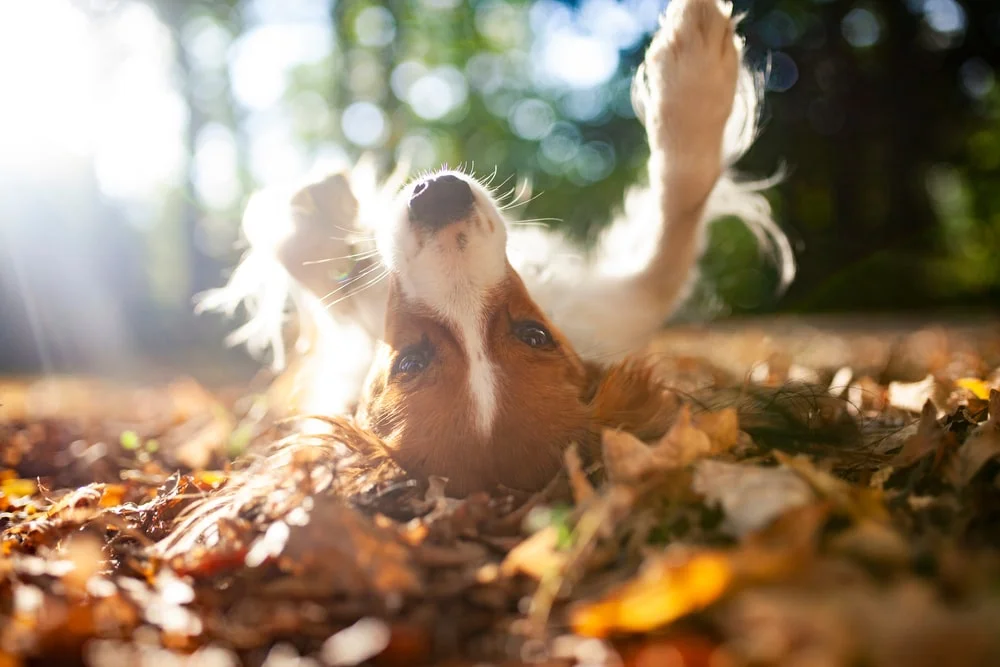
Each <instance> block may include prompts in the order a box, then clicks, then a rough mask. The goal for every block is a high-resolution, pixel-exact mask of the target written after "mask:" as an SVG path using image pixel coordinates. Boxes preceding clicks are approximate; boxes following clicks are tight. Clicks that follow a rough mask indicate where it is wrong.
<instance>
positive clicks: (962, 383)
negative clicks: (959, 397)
mask: <svg viewBox="0 0 1000 667" xmlns="http://www.w3.org/2000/svg"><path fill="white" fill-rule="evenodd" d="M955 384H956V385H957V386H959V387H961V388H962V389H967V390H969V391H970V392H972V394H973V395H974V396H975V397H976V398H978V399H980V400H983V401H985V400H988V399H989V397H990V386H989V385H988V384H986V382H985V381H984V380H979V379H977V378H961V379H959V380H955Z"/></svg>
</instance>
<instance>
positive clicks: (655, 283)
mask: <svg viewBox="0 0 1000 667" xmlns="http://www.w3.org/2000/svg"><path fill="white" fill-rule="evenodd" d="M738 22H739V21H738V18H737V17H734V16H733V14H732V6H731V5H730V4H729V3H727V2H723V1H722V0H672V1H671V2H670V3H669V5H668V6H667V8H666V10H665V12H664V14H663V15H662V17H661V22H660V27H659V29H658V31H657V33H656V34H655V35H654V37H653V39H652V42H651V44H650V46H649V48H648V49H647V52H646V54H645V58H644V61H643V63H642V65H641V66H640V67H639V70H638V71H637V73H636V76H635V78H634V83H633V103H634V106H635V109H636V112H637V116H638V118H639V119H640V121H641V122H643V124H644V126H645V130H646V134H647V138H648V143H649V148H650V157H649V164H648V174H649V182H648V184H646V185H645V186H637V187H635V188H633V189H632V190H631V191H630V192H629V193H627V196H626V204H625V213H624V215H623V216H622V217H621V218H620V219H618V220H616V221H615V222H614V223H613V224H611V225H610V226H609V227H608V228H607V230H606V231H605V232H604V234H603V235H602V236H601V238H600V239H599V241H598V243H597V245H596V248H595V249H594V251H593V253H591V254H590V255H589V256H586V257H580V252H579V251H574V250H573V249H572V248H571V247H570V246H569V244H568V243H567V242H566V241H565V240H563V239H561V238H559V237H557V236H555V235H554V234H550V233H546V232H544V231H540V230H538V229H537V228H528V227H520V226H512V225H511V224H510V221H508V220H507V218H506V217H505V214H504V212H502V211H501V209H500V206H499V205H498V203H497V198H496V196H495V193H494V192H492V191H491V190H490V189H489V188H488V187H487V185H486V184H484V183H482V182H480V181H478V180H477V179H476V178H474V177H473V176H472V175H470V174H466V173H463V172H461V171H457V170H448V169H442V170H439V171H437V172H434V173H431V174H428V175H425V176H423V177H420V178H417V179H414V180H411V181H409V182H407V181H406V178H407V174H406V168H405V166H401V167H400V168H399V169H397V171H396V172H394V173H393V174H391V175H390V176H389V177H387V178H386V179H385V180H384V181H381V182H380V181H379V180H378V179H377V178H376V177H375V175H374V169H373V168H372V167H371V165H370V164H365V163H362V164H360V165H359V166H358V167H356V168H355V169H353V170H351V171H347V172H336V173H333V174H329V175H327V176H325V177H323V178H321V179H318V180H316V181H315V182H311V183H309V184H307V185H306V186H305V187H302V188H300V189H298V190H295V191H293V192H291V193H289V192H281V191H267V192H264V193H261V194H259V195H257V196H255V197H254V198H253V199H252V200H251V202H250V204H249V206H248V208H247V212H246V214H245V217H244V222H243V231H244V234H245V236H246V238H247V240H248V241H249V244H250V251H249V253H248V254H247V255H245V257H244V259H243V260H242V262H241V263H240V265H239V266H238V267H237V269H236V270H235V272H234V273H233V275H232V277H231V279H230V281H229V283H228V284H227V285H226V286H225V287H224V288H221V289H219V290H215V291H213V292H210V293H208V294H207V295H205V297H204V298H203V299H202V300H201V303H200V308H201V309H202V310H221V311H225V312H227V313H229V314H233V313H234V312H235V309H236V307H237V306H238V305H239V304H241V303H242V304H244V305H245V306H246V308H247V309H248V311H249V312H250V315H251V316H250V318H249V320H248V322H247V323H246V324H245V325H244V326H243V327H241V328H240V329H238V330H237V331H236V332H235V333H234V335H233V336H231V337H230V339H229V342H230V343H247V344H248V345H249V346H250V348H251V349H252V350H254V351H258V352H259V351H263V350H265V349H267V348H271V349H272V350H273V353H274V357H273V366H274V367H275V369H277V370H280V371H282V375H281V376H280V377H279V379H278V381H277V383H278V384H281V385H282V386H283V387H284V389H283V393H282V396H283V401H285V402H286V404H287V407H288V409H289V410H292V411H297V412H299V413H314V414H324V415H336V414H340V415H343V414H353V415H354V419H355V422H356V424H357V425H358V426H359V427H360V428H362V429H365V430H366V431H368V432H370V433H371V434H373V435H374V436H375V437H376V438H378V439H379V441H380V442H381V443H383V445H384V448H385V452H386V453H387V455H388V456H389V457H391V458H392V460H393V461H394V462H395V463H396V464H398V465H399V466H400V467H401V468H402V469H403V470H405V471H406V472H407V473H408V474H411V475H414V476H418V477H424V478H427V477H429V476H438V477H443V478H446V479H447V480H448V481H447V484H448V486H447V489H448V492H449V493H450V494H457V495H461V494H467V493H470V492H474V491H481V490H490V489H496V488H498V487H506V488H514V489H526V490H532V489H539V488H542V487H543V486H544V485H545V484H546V483H547V482H548V481H549V480H550V479H551V478H552V477H553V476H554V475H555V474H556V473H557V472H558V470H559V469H560V467H561V465H562V461H563V452H564V450H565V448H566V447H567V446H569V445H570V444H573V443H575V444H577V445H578V446H580V447H581V448H582V449H583V450H585V451H586V450H592V449H593V448H594V447H596V443H597V442H598V441H599V433H600V430H601V429H602V428H607V427H613V428H620V427H625V426H627V427H629V428H630V429H631V430H633V431H635V432H637V433H640V434H641V435H645V436H647V437H656V436H657V434H660V433H662V432H663V431H664V430H665V429H666V428H667V427H668V425H669V423H670V420H671V419H672V417H673V415H674V413H675V408H676V399H675V398H674V397H673V396H672V395H670V393H669V392H666V391H665V390H664V389H663V388H662V387H661V386H659V385H658V384H657V382H656V381H655V380H654V379H653V377H652V374H651V372H650V370H649V368H648V366H647V365H646V364H644V363H642V361H641V359H640V358H639V357H638V356H637V355H638V354H639V352H640V351H641V349H642V348H643V346H644V345H645V344H646V343H647V342H648V341H649V340H650V339H651V338H652V337H653V336H654V335H655V333H656V332H657V331H658V330H659V329H660V328H661V327H662V326H663V324H664V323H665V322H666V321H667V320H668V319H669V317H670V316H671V315H672V314H673V313H674V312H675V310H676V308H677V307H678V305H679V304H680V303H681V302H683V300H684V298H685V296H686V295H687V293H688V291H689V289H690V286H691V285H692V283H693V281H694V278H695V275H696V265H697V261H698V259H699V257H700V256H701V254H702V252H703V248H704V243H705V229H706V225H707V223H708V222H709V221H710V220H712V219H715V218H718V217H721V216H723V215H735V216H738V217H740V218H741V219H743V220H744V221H745V222H746V223H747V225H748V226H749V227H750V228H751V229H752V230H753V231H754V232H755V233H756V234H757V235H758V238H759V239H761V240H762V242H763V243H764V245H765V246H766V247H767V249H768V250H770V251H771V252H772V254H773V255H774V256H775V257H776V261H777V265H778V266H779V268H780V275H781V283H782V285H787V283H788V282H789V281H791V279H792V277H793V275H794V270H795V267H794V260H793V258H792V253H791V250H790V247H789V245H788V243H787V240H786V239H785V236H784V235H783V234H782V232H781V231H780V229H779V227H778V226H777V225H776V223H775V222H774V221H773V219H772V216H771V209H770V206H769V204H768V202H767V200H766V198H765V197H764V196H763V194H762V191H763V190H764V189H765V188H766V187H768V186H769V184H768V183H766V182H765V183H739V182H738V181H737V179H736V177H735V175H734V173H733V169H732V168H733V165H734V163H735V162H736V161H737V160H738V159H739V158H740V157H741V156H742V155H743V154H744V153H745V151H746V150H747V149H748V148H749V147H750V145H751V143H752V142H753V140H754V138H755V135H756V131H757V122H758V115H759V106H760V101H761V94H760V90H761V86H760V76H759V75H758V74H756V73H755V72H754V71H753V69H751V68H750V67H749V66H747V65H746V64H745V63H744V57H743V50H744V43H743V40H742V39H741V38H740V37H739V36H738V34H737V31H736V28H737V24H738ZM567 256H570V257H574V259H572V260H567V259H565V257H567ZM289 302H291V304H292V306H293V309H292V313H293V314H294V319H295V320H296V324H297V330H298V339H297V342H296V344H295V348H294V351H293V353H292V354H291V355H289V356H287V357H286V354H285V351H284V348H285V345H284V340H285V322H284V320H285V316H286V312H287V304H288V303H289Z"/></svg>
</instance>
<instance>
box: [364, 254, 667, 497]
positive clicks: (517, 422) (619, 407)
mask: <svg viewBox="0 0 1000 667" xmlns="http://www.w3.org/2000/svg"><path fill="white" fill-rule="evenodd" d="M490 303H491V306H490V308H489V309H488V311H489V313H490V316H489V317H488V318H487V322H486V329H487V349H488V354H489V355H490V357H491V360H492V361H493V362H494V364H495V365H496V368H497V371H498V373H499V382H498V384H499V386H498V390H499V391H498V394H499V395H498V400H499V411H498V416H497V419H496V422H495V423H494V425H493V428H492V430H491V431H490V433H489V434H488V435H486V436H484V435H482V434H481V433H479V432H478V430H477V429H476V424H475V421H474V420H475V416H474V415H475V412H474V410H473V409H472V406H471V404H470V401H471V397H470V395H469V392H468V389H467V382H466V376H467V374H468V361H467V359H466V358H465V355H464V353H463V350H462V347H461V345H460V342H459V341H458V340H457V338H456V334H455V332H453V331H452V330H450V329H449V327H448V326H447V325H445V324H443V323H442V322H440V321H439V320H438V319H436V318H435V317H433V316H432V314H431V313H429V312H427V310H426V309H425V308H423V307H422V306H420V305H415V304H413V303H411V302H409V301H407V300H406V299H405V298H403V296H402V292H401V290H400V289H399V287H398V285H395V284H394V285H392V287H390V296H389V308H388V315H387V318H386V328H385V337H384V344H383V345H382V346H381V349H380V350H379V351H378V353H377V356H376V360H375V363H374V364H373V366H372V371H371V374H370V376H369V379H368V383H367V387H366V391H365V393H364V395H363V396H362V400H361V404H360V406H359V410H358V413H357V418H358V422H359V424H360V425H361V426H362V427H363V428H367V429H370V430H371V431H372V432H373V433H374V434H376V435H377V436H378V437H379V438H381V439H382V441H383V442H384V443H385V449H386V452H387V453H388V455H389V456H390V457H391V458H392V459H393V460H394V461H395V462H396V463H397V464H398V465H399V466H400V467H401V468H402V469H404V470H405V471H407V472H408V473H409V474H411V475H414V476H417V477H427V476H430V475H435V476H441V477H446V478H447V479H448V486H447V489H448V492H449V493H452V494H459V495H461V494H467V493H471V492H474V491H483V490H486V491H488V490H493V489H496V488H497V487H500V486H503V487H507V488H511V489H521V490H538V489H541V488H543V487H544V486H545V485H546V484H547V483H549V481H551V479H552V478H553V477H554V476H555V475H556V474H557V473H558V472H559V470H560V469H561V467H562V462H563V451H564V449H565V448H566V447H568V446H569V445H570V444H573V443H576V444H578V445H580V446H581V448H583V449H584V450H585V452H587V453H589V454H593V453H594V450H595V448H596V446H597V443H598V442H599V436H600V431H601V429H603V428H606V427H609V428H626V429H628V430H630V431H633V432H635V433H637V434H638V435H640V437H650V438H652V437H657V436H659V435H661V434H662V433H663V432H665V430H666V428H667V426H668V425H669V422H670V419H671V418H672V417H673V415H674V413H675V408H676V399H675V398H674V397H673V395H672V394H669V393H667V392H666V391H665V390H664V389H663V388H662V387H661V386H660V385H659V383H657V382H656V381H655V380H654V379H653V377H652V371H651V369H650V368H649V367H647V366H646V365H644V364H642V363H640V362H636V361H631V362H623V363H620V364H616V365H614V366H612V367H610V368H601V367H598V366H593V365H590V366H585V365H584V364H583V362H582V361H581V360H580V357H579V356H578V355H577V353H576V351H575V350H574V349H573V348H572V346H570V344H569V342H568V341H567V340H566V339H565V337H563V336H562V334H561V333H559V331H558V330H557V329H556V328H555V327H554V326H553V325H552V323H551V322H549V321H548V319H547V318H546V317H545V315H544V314H543V313H542V312H541V310H540V309H539V308H538V306H537V305H536V304H535V302H534V301H533V300H532V299H531V297H530V296H529V295H528V292H527V290H526V289H525V286H524V283H523V282H522V281H521V279H520V277H519V276H518V275H517V273H516V272H515V271H514V270H513V269H512V268H510V267H509V266H508V277H507V279H506V280H505V281H504V282H503V283H502V284H501V286H500V287H499V288H497V290H496V291H495V292H494V294H493V295H491V299H490ZM521 320H535V321H538V322H540V323H542V324H544V325H545V326H546V327H547V328H548V329H549V331H550V332H551V334H552V336H553V339H554V341H555V344H554V345H553V346H551V347H550V348H532V347H530V346H528V345H526V344H524V343H523V342H521V341H520V340H518V339H517V338H516V337H515V336H513V335H512V333H511V323H512V322H517V321H521ZM421 342H425V343H426V344H427V345H429V347H431V348H432V349H433V358H432V361H431V363H430V364H429V366H428V368H427V369H426V370H424V371H423V372H421V373H419V374H417V375H416V376H414V377H405V376H404V377H391V373H390V371H391V369H392V367H393V364H394V363H395V361H396V358H397V356H398V355H399V354H400V352H401V351H402V350H404V349H406V348H407V347H409V346H411V345H414V344H418V343H421Z"/></svg>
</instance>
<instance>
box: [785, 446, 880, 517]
mask: <svg viewBox="0 0 1000 667" xmlns="http://www.w3.org/2000/svg"><path fill="white" fill-rule="evenodd" d="M774 457H775V458H776V459H778V461H779V462H780V463H781V464H783V465H785V466H788V467H789V468H791V469H792V470H794V471H795V472H796V473H798V474H799V475H801V476H802V478H803V479H804V480H805V481H806V482H808V483H809V485H810V486H811V487H812V488H813V490H814V491H816V493H817V494H818V495H819V496H820V497H821V498H825V499H827V500H829V501H830V502H831V503H832V504H833V506H834V507H836V508H837V509H839V510H841V511H842V512H844V513H845V514H847V515H849V516H850V517H851V518H853V519H855V520H857V521H860V520H863V519H868V520H872V521H881V522H886V521H888V520H889V511H888V510H887V509H886V506H885V503H884V502H883V494H882V492H881V491H879V490H878V489H872V488H866V487H860V486H855V485H853V484H851V483H849V482H846V481H844V480H842V479H838V478H837V477H834V476H833V475H831V474H830V473H828V472H824V471H822V470H820V469H818V468H816V466H814V465H813V464H812V462H810V461H809V459H808V458H807V457H805V456H788V455H787V454H783V453H781V452H778V451H775V452H774Z"/></svg>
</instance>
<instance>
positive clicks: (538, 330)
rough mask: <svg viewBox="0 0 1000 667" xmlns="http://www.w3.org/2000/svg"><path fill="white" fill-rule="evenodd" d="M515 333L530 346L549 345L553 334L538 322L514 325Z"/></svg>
mask: <svg viewBox="0 0 1000 667" xmlns="http://www.w3.org/2000/svg"><path fill="white" fill-rule="evenodd" d="M514 335H515V336H517V338H518V340H520V341H521V342H522V343H524V344H525V345H528V346H530V347H549V346H551V345H552V334H550V333H549V330H548V329H546V328H545V327H543V326H542V325H541V324H539V323H538V322H522V323H520V324H517V325H515V326H514Z"/></svg>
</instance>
